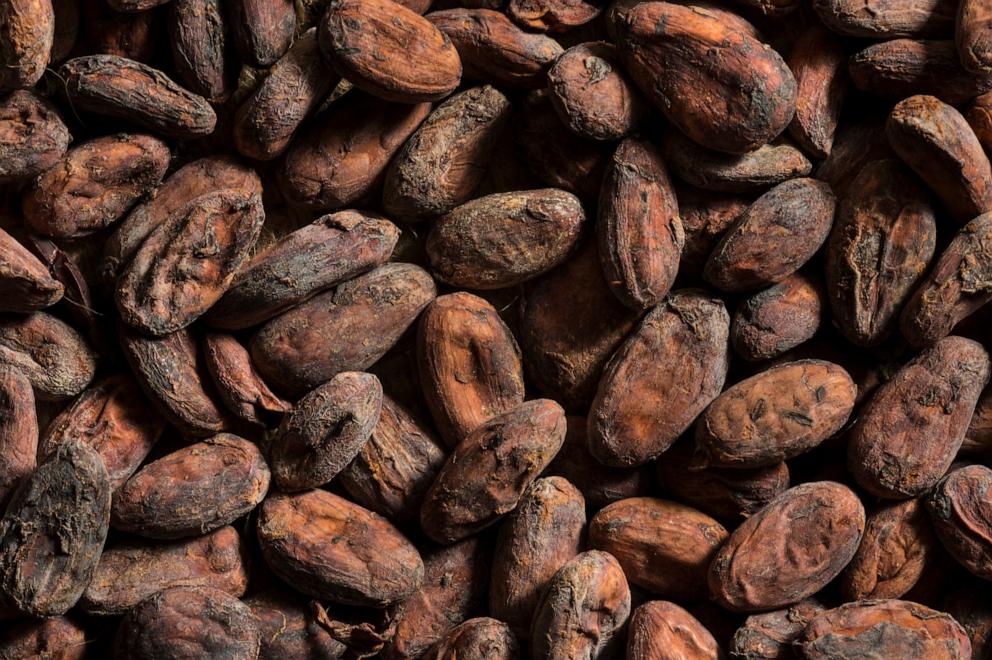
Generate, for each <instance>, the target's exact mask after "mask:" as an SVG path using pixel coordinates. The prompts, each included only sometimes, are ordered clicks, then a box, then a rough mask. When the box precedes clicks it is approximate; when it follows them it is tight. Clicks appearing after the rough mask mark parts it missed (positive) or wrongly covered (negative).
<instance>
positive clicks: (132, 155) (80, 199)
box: [23, 133, 171, 238]
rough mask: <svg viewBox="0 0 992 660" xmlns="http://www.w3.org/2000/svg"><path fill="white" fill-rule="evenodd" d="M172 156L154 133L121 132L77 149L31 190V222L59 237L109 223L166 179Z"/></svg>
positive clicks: (27, 216)
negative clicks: (152, 135) (153, 135)
mask: <svg viewBox="0 0 992 660" xmlns="http://www.w3.org/2000/svg"><path fill="white" fill-rule="evenodd" d="M170 158H171V154H170V152H169V147H168V146H167V145H166V144H165V143H164V142H162V141H160V140H158V139H156V138H153V137H151V136H150V135H129V134H127V133H119V134H117V135H111V136H108V137H103V138H96V139H95V140H91V141H89V142H86V143H83V144H82V145H80V146H78V147H73V148H72V149H70V150H69V152H68V153H67V154H66V155H65V157H63V158H62V159H61V160H60V161H59V162H58V163H57V164H56V166H55V167H53V168H52V169H50V170H48V171H47V172H45V173H44V174H42V175H41V176H40V177H38V178H37V179H36V180H35V181H34V183H33V184H32V186H31V188H30V191H29V192H28V193H27V194H25V196H24V200H23V208H24V220H25V224H26V225H27V226H28V227H29V228H30V229H32V230H33V231H35V232H38V233H39V234H42V235H45V236H50V237H53V238H79V237H80V236H85V235H88V234H91V233H93V232H96V231H100V230H101V229H104V228H106V227H109V226H110V225H112V224H114V223H115V222H117V221H118V220H120V219H121V218H122V217H123V216H124V214H125V213H127V212H128V211H129V210H130V208H131V207H132V206H133V205H134V203H135V202H137V201H138V200H139V199H141V198H142V197H143V196H144V195H145V194H147V193H148V192H149V191H151V190H152V189H153V188H155V186H157V185H158V184H159V182H161V180H162V177H163V176H164V175H165V171H166V169H167V168H168V166H169V161H170Z"/></svg>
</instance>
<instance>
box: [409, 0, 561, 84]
mask: <svg viewBox="0 0 992 660" xmlns="http://www.w3.org/2000/svg"><path fill="white" fill-rule="evenodd" d="M426 18H427V20H429V21H430V22H431V23H433V24H434V25H435V26H436V27H437V29H439V30H440V31H441V32H443V33H444V34H445V35H446V36H447V37H448V38H449V39H450V40H451V43H452V44H454V46H455V49H456V50H457V51H458V56H459V58H460V59H461V64H462V70H463V72H464V75H465V78H468V79H470V80H477V81H479V82H482V83H487V84H491V85H496V86H499V87H508V88H517V89H536V88H540V87H543V86H544V83H545V81H546V78H547V71H548V69H549V68H550V67H551V65H552V64H553V63H554V61H555V60H556V59H557V58H558V56H559V55H561V54H562V52H563V50H564V49H563V48H562V47H561V46H559V45H558V42H556V41H555V40H554V39H551V38H550V37H547V36H545V35H543V34H533V33H530V32H524V31H523V30H521V29H520V28H518V27H517V26H516V25H514V24H513V22H512V21H510V19H509V18H507V17H506V16H505V15H504V14H502V13H500V12H497V11H493V10H491V9H466V8H456V9H445V10H443V11H435V12H432V13H430V14H428V15H427V16H426Z"/></svg>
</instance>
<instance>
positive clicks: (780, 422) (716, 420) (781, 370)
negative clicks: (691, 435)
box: [696, 360, 858, 468]
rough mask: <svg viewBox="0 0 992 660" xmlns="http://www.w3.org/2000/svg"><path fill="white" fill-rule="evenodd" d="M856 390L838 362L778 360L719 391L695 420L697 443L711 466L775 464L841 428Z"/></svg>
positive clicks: (812, 445)
mask: <svg viewBox="0 0 992 660" xmlns="http://www.w3.org/2000/svg"><path fill="white" fill-rule="evenodd" d="M857 392H858V387H857V385H855V384H854V381H852V380H851V377H850V376H849V375H848V373H847V372H846V371H845V370H844V369H843V368H842V367H841V366H839V365H836V364H833V363H830V362H825V361H823V360H800V361H798V362H788V363H786V364H780V365H777V366H774V367H772V368H770V369H768V370H766V371H762V372H761V373H759V374H757V375H755V376H751V377H750V378H748V379H746V380H743V381H741V382H739V383H737V384H736V385H734V386H733V387H731V388H729V389H727V390H726V391H725V392H723V393H722V394H720V396H718V397H717V398H716V399H715V400H714V401H713V403H711V404H710V406H709V408H707V409H706V412H705V413H703V416H702V417H700V418H699V422H698V424H697V425H696V443H697V445H698V446H699V448H700V450H701V452H702V454H703V455H704V456H705V457H706V462H707V463H708V464H710V465H715V466H720V467H735V468H755V467H762V466H765V465H774V464H776V463H779V462H781V461H784V460H788V459H790V458H795V457H796V456H799V455H800V454H804V453H806V452H807V451H809V450H811V449H813V448H814V447H816V446H817V445H819V444H820V443H821V442H823V441H824V440H826V439H827V438H829V437H831V436H833V435H834V434H835V433H837V432H838V431H840V430H841V428H843V426H844V424H845V423H847V420H848V418H849V417H850V416H851V411H852V410H853V409H854V401H855V397H856V396H857Z"/></svg>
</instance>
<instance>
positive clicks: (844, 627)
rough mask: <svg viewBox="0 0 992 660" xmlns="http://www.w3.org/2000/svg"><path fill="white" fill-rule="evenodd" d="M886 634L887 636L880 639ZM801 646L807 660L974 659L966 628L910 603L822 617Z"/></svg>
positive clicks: (878, 603) (850, 608)
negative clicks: (880, 657) (881, 658)
mask: <svg viewBox="0 0 992 660" xmlns="http://www.w3.org/2000/svg"><path fill="white" fill-rule="evenodd" d="M882 630H884V631H885V632H884V633H883V634H884V637H883V638H882V639H879V636H878V635H879V633H881V632H882ZM883 640H884V641H883ZM796 644H797V647H798V650H799V652H800V653H801V654H802V657H803V658H805V660H826V659H827V658H839V657H840V658H849V657H859V656H861V657H863V656H864V654H865V653H871V654H876V653H883V654H885V655H886V656H887V657H893V658H910V657H919V658H933V659H934V660H967V658H970V657H971V643H970V642H969V640H968V636H967V634H966V633H965V631H964V629H963V628H962V627H961V624H959V623H958V622H957V621H955V620H954V619H953V618H951V617H950V616H949V615H947V614H944V613H943V612H937V611H935V610H932V609H930V608H929V607H925V606H923V605H919V604H917V603H912V602H909V601H905V600H867V601H860V602H856V603H847V604H845V605H841V606H840V607H838V608H835V609H832V610H827V611H825V612H822V613H820V614H819V615H817V616H816V618H814V619H813V620H812V621H811V622H810V623H809V625H808V626H807V627H806V630H805V631H804V632H803V634H802V636H801V637H800V639H799V640H798V641H797V642H796Z"/></svg>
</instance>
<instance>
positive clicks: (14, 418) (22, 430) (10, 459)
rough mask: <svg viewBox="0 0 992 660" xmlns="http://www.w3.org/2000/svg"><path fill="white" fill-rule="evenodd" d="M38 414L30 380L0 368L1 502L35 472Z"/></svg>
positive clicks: (20, 374)
mask: <svg viewBox="0 0 992 660" xmlns="http://www.w3.org/2000/svg"><path fill="white" fill-rule="evenodd" d="M37 454H38V414H37V412H36V411H35V402H34V391H33V390H32V389H31V381H29V380H28V379H27V377H26V376H24V375H23V374H22V373H21V372H20V371H18V370H16V369H11V368H6V367H2V368H0V503H2V502H6V501H7V496H8V495H10V493H11V492H12V491H13V490H14V489H15V488H16V487H17V486H18V485H19V484H20V482H21V481H22V480H23V479H25V478H26V477H28V476H29V475H30V474H31V473H32V472H34V469H35V467H36V466H37Z"/></svg>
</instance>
